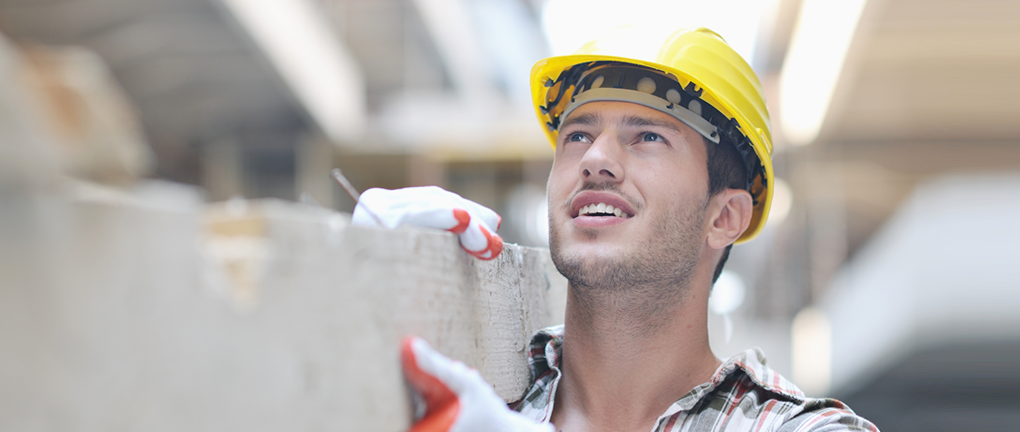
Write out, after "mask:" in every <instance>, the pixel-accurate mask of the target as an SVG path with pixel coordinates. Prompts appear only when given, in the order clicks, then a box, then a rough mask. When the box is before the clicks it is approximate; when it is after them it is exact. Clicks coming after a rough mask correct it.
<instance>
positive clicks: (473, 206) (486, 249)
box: [351, 186, 503, 260]
mask: <svg viewBox="0 0 1020 432" xmlns="http://www.w3.org/2000/svg"><path fill="white" fill-rule="evenodd" d="M373 214H374V215H375V216H378V217H379V220H378V221H377V220H376V218H375V217H373V216H372V215H373ZM500 221H501V219H500V217H499V215H498V214H496V212H494V211H492V210H489V209H488V208H487V207H485V206H483V205H480V204H478V203H475V202H473V201H470V200H467V199H464V198H462V197H461V196H460V195H457V194H455V193H453V192H448V191H445V190H443V189H442V188H439V187H436V186H424V187H410V188H404V189H395V190H387V189H379V188H372V189H369V190H367V191H365V192H363V193H362V194H361V196H360V197H359V198H358V205H357V206H356V207H355V208H354V216H353V217H352V218H351V223H353V224H355V225H368V226H379V223H382V224H383V225H385V226H386V227H387V228H396V227H398V226H401V225H411V226H417V227H428V228H438V229H442V230H447V231H450V232H452V233H454V234H457V236H458V237H460V245H461V246H462V247H463V248H464V250H466V251H467V252H468V253H470V254H471V255H474V256H475V257H478V258H480V259H483V260H491V259H493V258H495V257H496V256H497V255H499V253H500V252H502V251H503V239H502V238H500V237H499V235H498V234H496V230H494V229H492V228H491V227H493V226H494V227H496V229H499V223H500Z"/></svg>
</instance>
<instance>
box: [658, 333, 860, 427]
mask: <svg viewBox="0 0 1020 432" xmlns="http://www.w3.org/2000/svg"><path fill="white" fill-rule="evenodd" d="M713 384H714V386H713ZM706 385H708V386H710V387H712V388H711V390H710V391H708V392H706V393H705V394H703V395H702V397H701V398H699V400H698V401H697V402H696V403H695V404H692V406H691V408H692V410H693V411H698V412H699V414H700V415H702V416H704V417H706V420H710V421H712V422H713V423H715V424H716V425H718V426H719V428H718V430H725V431H744V430H773V431H783V432H794V431H797V432H800V431H816V430H825V431H844V430H846V431H876V432H877V431H878V428H877V427H875V425H873V424H872V423H871V422H869V421H868V420H866V419H864V418H863V417H861V416H858V415H857V414H856V413H854V411H853V410H852V409H850V407H848V406H847V405H846V404H844V403H842V402H840V401H838V400H836V399H830V398H811V397H807V396H805V395H804V392H803V391H801V390H800V389H799V388H798V387H797V386H796V385H794V384H793V383H792V382H790V381H789V380H787V379H786V378H785V377H783V376H782V375H781V374H780V373H779V372H776V371H775V370H773V369H772V368H770V367H769V366H768V364H767V362H766V360H765V355H764V354H763V353H762V352H761V350H760V349H758V348H752V349H749V350H747V351H744V352H743V353H740V354H738V355H736V356H733V357H731V358H730V359H729V360H727V361H726V362H725V363H723V366H721V367H720V368H719V370H718V371H717V372H716V374H715V375H714V376H713V377H712V380H711V381H710V382H709V383H706ZM696 390H697V389H695V391H696ZM681 401H682V400H681ZM678 403H679V402H678ZM695 405H696V406H695Z"/></svg>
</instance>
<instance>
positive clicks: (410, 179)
mask: <svg viewBox="0 0 1020 432" xmlns="http://www.w3.org/2000/svg"><path fill="white" fill-rule="evenodd" d="M407 183H408V186H439V187H442V188H445V187H446V165H445V164H443V163H441V162H439V161H436V160H433V159H431V158H429V157H427V156H424V155H420V154H416V155H411V156H410V157H408V159H407Z"/></svg>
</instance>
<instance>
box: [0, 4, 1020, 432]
mask: <svg viewBox="0 0 1020 432" xmlns="http://www.w3.org/2000/svg"><path fill="white" fill-rule="evenodd" d="M652 21H662V22H665V23H668V24H671V25H678V26H687V27H691V26H694V27H696V26H706V27H709V28H712V29H713V30H715V31H717V32H718V33H719V34H721V35H722V36H723V37H724V38H726V39H727V41H728V42H729V43H730V45H731V46H733V47H734V49H736V50H737V51H738V52H740V53H741V55H743V56H744V58H745V59H747V60H748V62H749V63H750V64H751V66H752V67H753V68H754V70H755V72H756V73H757V74H758V76H759V77H760V79H761V81H762V85H763V87H764V90H765V93H766V98H767V102H768V107H769V111H770V113H771V124H772V137H773V144H774V153H773V161H774V162H773V163H774V166H775V173H776V182H775V185H774V187H775V198H774V202H773V205H772V213H771V215H770V218H769V220H768V223H767V225H766V226H765V228H764V231H763V232H762V234H761V235H760V236H759V237H758V238H757V239H755V240H754V241H752V242H749V243H746V244H742V245H738V246H736V247H735V248H734V249H733V251H732V255H731V257H730V260H729V262H728V264H727V265H726V270H725V272H724V274H723V277H721V278H720V281H719V282H718V283H717V284H716V286H715V288H714V290H713V294H712V295H713V297H712V299H711V302H710V306H711V308H710V309H711V314H710V317H709V327H710V329H711V332H712V333H711V343H712V347H713V350H714V351H715V353H716V354H717V355H718V356H720V357H722V358H725V357H727V356H730V355H733V354H735V353H737V352H740V351H743V350H744V349H746V348H749V347H752V346H759V347H761V348H762V349H763V350H764V352H765V353H767V354H768V356H769V362H770V363H769V364H770V365H771V367H773V368H774V369H776V370H777V371H779V372H780V373H782V374H784V375H785V376H787V377H790V378H791V379H792V381H793V382H795V383H797V384H798V385H799V386H800V387H801V388H802V389H804V390H805V392H806V393H807V394H808V395H810V396H830V397H835V398H838V399H840V400H843V401H844V402H847V403H848V404H849V405H850V406H851V407H853V408H854V410H855V411H857V412H858V413H859V414H861V415H862V416H864V417H867V418H869V419H871V420H872V421H874V422H875V424H877V425H878V426H879V427H880V428H882V429H883V430H890V431H894V430H901V431H941V430H946V431H949V430H954V431H955V430H984V429H987V430H1014V429H1013V428H1015V427H1016V425H1017V424H1020V410H1017V408H1016V407H1017V405H1018V404H1020V396H1018V392H1017V390H1016V389H1018V388H1020V368H1018V367H1017V361H1018V360H1017V359H1020V313H1018V310H1020V265H1018V264H1017V261H1018V258H1020V253H1018V252H1017V247H1016V245H1017V244H1018V242H1020V224H1018V223H1016V221H1017V218H1018V215H1020V128H1018V127H1017V124H1018V121H1020V103H1018V101H1020V84H1018V83H1017V79H1016V77H1017V76H1020V2H1014V1H1008V0H971V1H963V0H764V1H762V0H719V1H705V0H701V1H698V0H675V1H653V0H631V1H628V2H614V1H611V0H261V1H244V0H0V430H4V431H49V430H75V431H93V430H95V431H99V430H104V431H106V430H242V429H244V430H251V431H261V430H266V431H269V430H325V429H330V430H352V431H354V430H357V431H393V432H395V431H400V430H405V429H406V428H407V427H408V422H409V419H410V413H409V411H408V410H409V408H408V407H409V406H410V405H409V402H408V399H407V398H408V396H407V393H406V389H405V387H404V384H403V382H402V381H401V375H400V367H399V361H398V345H399V340H400V338H401V336H403V335H404V334H407V333H412V332H414V333H418V334H420V335H422V336H424V337H426V339H429V340H430V341H431V342H432V343H433V344H434V345H436V347H437V348H439V349H440V350H441V351H443V352H444V353H446V354H448V355H450V356H452V357H455V358H460V359H462V360H464V361H465V362H466V363H468V364H469V365H471V366H473V367H476V368H478V369H479V370H480V371H481V372H482V374H483V376H484V377H485V378H486V379H488V380H489V382H491V383H492V384H493V385H494V386H495V387H496V390H497V393H498V394H499V395H500V396H502V397H504V398H505V399H507V400H512V399H514V398H515V397H519V396H520V394H521V392H522V391H523V390H524V389H525V385H526V384H527V378H528V376H527V368H526V365H527V362H526V349H525V347H526V346H527V345H526V344H527V340H528V338H529V337H530V335H531V333H532V332H534V331H535V330H537V329H539V328H542V327H544V326H548V325H553V324H558V323H562V321H563V308H564V304H565V295H566V294H565V292H566V281H565V280H564V279H563V278H562V276H560V275H559V274H558V273H557V272H556V269H555V268H554V267H553V265H552V263H551V261H550V259H549V252H548V249H547V248H548V221H547V204H546V192H545V185H546V180H547V178H548V175H549V171H550V168H551V166H552V161H553V151H552V150H551V148H550V146H549V143H548V141H547V140H546V138H545V136H544V135H543V132H542V129H541V126H540V125H539V124H538V123H537V122H536V119H535V111H534V108H533V107H532V105H531V93H530V90H529V87H528V75H529V71H530V70H531V67H532V65H533V64H534V63H535V62H536V61H537V60H539V59H542V58H545V57H548V56H550V55H561V54H570V53H571V52H573V51H574V50H576V49H577V48H578V47H579V46H580V45H581V44H582V43H583V42H584V41H586V40H589V39H591V38H592V37H594V36H597V35H598V34H599V33H600V32H603V31H605V30H608V29H610V28H612V27H614V26H616V25H619V24H623V23H626V22H652ZM334 168H340V169H341V170H342V171H343V173H344V174H345V175H346V177H347V178H348V179H349V180H350V181H351V183H353V185H354V186H355V187H356V188H358V189H359V190H365V189H368V188H373V187H379V188H387V189H395V188H403V187H408V186H423V185H437V186H441V187H443V188H445V189H447V190H450V191H453V192H456V193H458V194H460V195H462V196H463V197H465V198H468V199H470V200H473V201H475V202H478V203H480V204H483V205H485V206H487V207H489V208H491V209H493V210H495V211H496V212H497V213H499V214H500V215H502V217H503V223H502V226H501V228H500V230H499V234H500V235H501V236H502V238H503V239H504V241H505V242H507V243H508V246H507V249H506V250H505V251H504V252H503V254H501V256H500V257H499V258H498V259H497V260H495V261H479V260H475V259H473V258H472V257H470V256H468V255H466V254H465V253H464V252H463V251H462V250H461V249H460V248H459V247H458V245H457V239H456V238H455V237H454V236H452V235H450V234H448V233H444V232H441V231H433V230H427V229H405V228H402V229H397V230H382V229H375V228H370V227H359V226H351V225H349V223H350V213H351V212H352V211H353V209H354V205H355V202H354V200H353V199H352V198H351V197H349V196H348V195H347V194H346V193H345V192H344V190H343V189H342V188H341V187H340V186H339V185H338V184H337V183H336V182H335V181H334V179H333V178H331V176H330V171H331V170H332V169H334Z"/></svg>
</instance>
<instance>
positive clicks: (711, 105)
mask: <svg viewBox="0 0 1020 432" xmlns="http://www.w3.org/2000/svg"><path fill="white" fill-rule="evenodd" d="M635 68H636V69H639V71H638V73H634V72H635ZM531 96H532V101H533V103H534V105H535V113H536V114H537V115H538V120H539V122H540V123H541V124H543V125H544V129H545V134H546V136H547V137H548V138H549V142H550V143H552V145H553V148H555V147H556V140H557V136H558V135H559V125H560V123H561V122H562V120H564V119H566V117H567V116H568V115H569V114H570V112H572V111H573V110H574V109H575V108H577V107H578V106H580V105H582V104H584V103H587V102H594V101H624V102H632V103H637V104H640V105H644V106H647V107H650V108H653V109H657V110H659V111H662V112H665V113H667V114H670V115H672V116H673V117H675V118H677V119H678V120H680V121H682V122H684V123H685V124H687V125H688V126H690V127H692V128H693V129H694V130H696V131H698V132H699V133H701V134H702V135H703V136H705V138H707V139H708V140H709V141H711V142H714V143H719V142H720V137H721V136H722V137H725V139H726V140H727V141H729V142H731V143H733V144H734V145H735V146H736V147H737V151H738V152H739V153H740V154H741V156H742V157H743V159H744V163H745V166H746V167H747V168H748V185H747V189H748V191H749V192H750V193H751V196H752V197H753V198H754V208H753V211H752V214H751V224H750V226H749V227H748V228H747V230H746V231H744V233H743V234H742V235H741V236H740V238H739V239H737V241H736V243H743V242H745V241H748V240H750V239H752V238H754V237H755V236H757V235H758V233H759V232H761V230H762V227H764V226H765V220H766V218H767V217H768V213H769V207H770V206H771V203H772V189H773V188H772V182H773V172H772V134H771V132H770V124H769V113H768V109H767V108H766V107H765V98H764V96H763V95H762V88H761V83H760V82H759V81H758V77H757V76H756V75H755V74H754V71H753V70H751V67H750V66H749V65H748V64H747V62H745V61H744V59H743V58H741V57H740V54H737V52H736V51H734V50H733V48H730V46H729V45H728V44H727V43H726V41H725V40H723V38H722V37H721V36H719V35H718V34H716V33H715V32H713V31H711V30H709V29H706V28H699V29H697V30H693V31H691V30H683V29H681V30H676V29H661V28H656V27H654V26H633V25H632V26H623V27H618V28H616V29H614V30H612V31H610V32H609V33H607V34H605V35H603V36H601V37H599V38H597V39H595V40H593V41H591V42H588V43H587V44H585V45H584V46H583V47H581V49H579V50H577V52H575V53H574V54H573V55H567V56H558V57H549V58H547V59H544V60H540V61H539V62H538V63H535V66H534V67H532V69H531Z"/></svg>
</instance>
